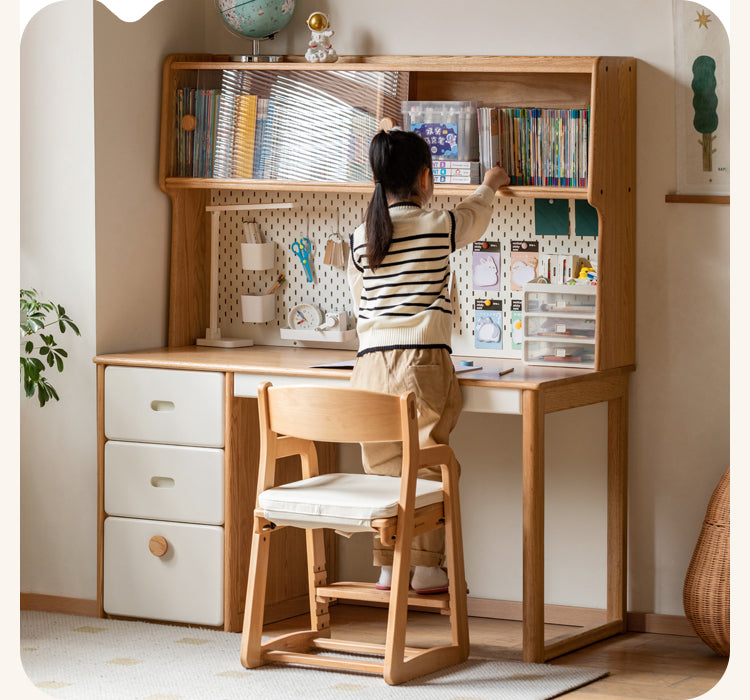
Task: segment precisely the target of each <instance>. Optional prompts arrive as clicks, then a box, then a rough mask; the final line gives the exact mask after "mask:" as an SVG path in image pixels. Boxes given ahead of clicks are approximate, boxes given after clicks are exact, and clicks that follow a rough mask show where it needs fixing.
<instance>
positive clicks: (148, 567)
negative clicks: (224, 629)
mask: <svg viewBox="0 0 750 700" xmlns="http://www.w3.org/2000/svg"><path fill="white" fill-rule="evenodd" d="M223 587H224V530H223V528H221V527H216V526H213V525H193V524H188V523H170V522H164V521H157V520H139V519H134V518H116V517H109V518H107V519H106V520H105V521H104V596H103V600H104V611H105V612H106V613H108V614H110V615H123V616H127V617H146V618H152V619H155V620H171V621H174V622H186V623H193V624H201V625H210V626H218V625H221V624H222V622H223V600H224V598H223Z"/></svg>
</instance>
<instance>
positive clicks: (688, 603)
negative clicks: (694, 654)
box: [682, 469, 729, 656]
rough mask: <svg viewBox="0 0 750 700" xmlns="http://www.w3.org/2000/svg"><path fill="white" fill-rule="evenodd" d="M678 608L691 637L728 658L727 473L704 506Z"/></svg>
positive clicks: (727, 472) (727, 471)
mask: <svg viewBox="0 0 750 700" xmlns="http://www.w3.org/2000/svg"><path fill="white" fill-rule="evenodd" d="M682 605H683V607H684V608H685V615H686V616H687V619H688V622H690V625H691V626H692V628H693V629H694V630H695V633H696V634H697V635H698V636H699V637H700V638H701V639H702V640H703V641H704V642H705V643H706V644H707V645H708V646H709V647H711V649H713V650H714V651H715V652H716V653H717V654H720V655H721V656H729V469H727V470H726V472H724V476H722V477H721V480H720V481H719V484H718V486H717V487H716V490H715V491H714V493H713V496H711V500H710V501H709V503H708V508H707V509H706V518H705V520H704V521H703V527H702V528H701V534H700V536H699V537H698V543H697V544H696V545H695V551H694V552H693V557H692V559H691V560H690V566H689V567H688V570H687V575H686V576H685V586H684V587H683V589H682Z"/></svg>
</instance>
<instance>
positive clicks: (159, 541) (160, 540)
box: [148, 535, 169, 557]
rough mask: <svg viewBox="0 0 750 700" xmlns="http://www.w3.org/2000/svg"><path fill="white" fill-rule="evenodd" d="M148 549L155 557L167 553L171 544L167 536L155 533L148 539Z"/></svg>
mask: <svg viewBox="0 0 750 700" xmlns="http://www.w3.org/2000/svg"><path fill="white" fill-rule="evenodd" d="M148 549H149V551H150V552H151V554H153V555H154V556H155V557H163V556H164V555H165V554H166V553H167V549H169V544H168V543H167V540H166V538H164V537H162V536H161V535H154V536H153V537H152V538H151V539H150V540H149V541H148Z"/></svg>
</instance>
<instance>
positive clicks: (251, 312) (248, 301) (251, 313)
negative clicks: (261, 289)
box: [241, 294, 276, 323]
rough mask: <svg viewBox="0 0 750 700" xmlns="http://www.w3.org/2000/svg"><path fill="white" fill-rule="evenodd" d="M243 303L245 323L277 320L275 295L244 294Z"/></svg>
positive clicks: (243, 319)
mask: <svg viewBox="0 0 750 700" xmlns="http://www.w3.org/2000/svg"><path fill="white" fill-rule="evenodd" d="M241 302H242V321H243V323H265V322H266V321H273V319H274V318H276V295H275V294H261V295H260V296H255V295H251V294H243V295H242V297H241Z"/></svg>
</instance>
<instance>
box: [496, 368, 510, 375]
mask: <svg viewBox="0 0 750 700" xmlns="http://www.w3.org/2000/svg"><path fill="white" fill-rule="evenodd" d="M512 371H513V368H512V367H508V368H507V369H501V370H500V371H499V372H498V375H499V376H500V377H502V376H503V375H504V374H510V373H511V372H512Z"/></svg>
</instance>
